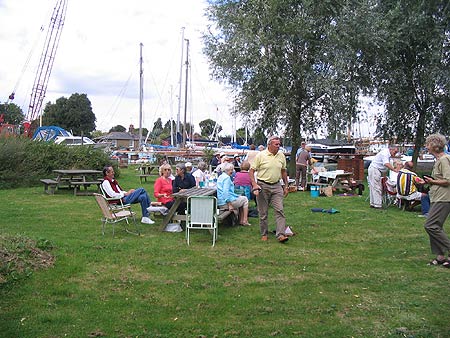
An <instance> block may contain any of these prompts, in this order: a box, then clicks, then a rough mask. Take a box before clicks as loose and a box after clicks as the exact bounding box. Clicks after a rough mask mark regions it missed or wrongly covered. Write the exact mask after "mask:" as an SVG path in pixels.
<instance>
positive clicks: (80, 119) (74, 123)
mask: <svg viewBox="0 0 450 338" xmlns="http://www.w3.org/2000/svg"><path fill="white" fill-rule="evenodd" d="M42 120H43V123H44V124H46V125H57V126H60V127H61V128H64V129H67V130H71V131H72V132H73V133H74V134H75V135H87V134H89V133H90V132H92V131H93V130H95V121H96V118H95V115H94V113H93V112H92V106H91V102H90V101H89V99H88V97H87V95H86V94H78V93H76V94H72V95H71V96H70V97H69V98H68V99H67V98H65V97H61V98H59V99H57V100H56V103H54V104H52V103H50V102H49V103H47V105H46V106H45V109H44V114H43V117H42Z"/></svg>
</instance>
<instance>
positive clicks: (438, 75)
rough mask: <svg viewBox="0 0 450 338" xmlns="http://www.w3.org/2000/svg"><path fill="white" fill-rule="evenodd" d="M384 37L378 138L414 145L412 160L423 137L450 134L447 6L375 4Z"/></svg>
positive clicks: (433, 1) (378, 75) (414, 1)
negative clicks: (436, 133) (381, 112)
mask: <svg viewBox="0 0 450 338" xmlns="http://www.w3.org/2000/svg"><path fill="white" fill-rule="evenodd" d="M378 2H379V4H378V6H377V7H376V8H377V10H376V11H375V12H374V14H373V15H376V16H377V22H378V26H377V27H376V29H375V30H376V31H381V32H385V33H384V34H385V35H386V38H383V39H382V40H383V44H379V45H378V47H379V48H378V49H377V53H376V54H375V56H376V57H374V60H376V62H375V63H374V70H375V71H374V75H375V81H376V90H377V96H378V98H379V99H380V100H381V101H382V102H384V104H385V106H386V114H385V115H380V116H379V117H378V132H379V134H380V135H382V136H385V137H389V138H391V139H392V138H394V137H395V138H396V139H397V141H415V151H414V155H413V159H414V161H415V160H416V159H417V157H418V154H419V150H420V147H421V146H422V145H423V144H424V140H425V135H427V134H430V133H433V132H441V133H444V134H448V133H449V132H450V125H449V124H448V122H449V119H450V117H449V115H450V107H449V105H448V102H449V100H450V96H449V95H450V94H449V89H450V67H449V65H450V30H449V27H450V7H449V5H448V1H444V0H441V1H439V0H430V1H421V0H411V1H407V2H405V1H400V0H397V1H382V0H380V1H378Z"/></svg>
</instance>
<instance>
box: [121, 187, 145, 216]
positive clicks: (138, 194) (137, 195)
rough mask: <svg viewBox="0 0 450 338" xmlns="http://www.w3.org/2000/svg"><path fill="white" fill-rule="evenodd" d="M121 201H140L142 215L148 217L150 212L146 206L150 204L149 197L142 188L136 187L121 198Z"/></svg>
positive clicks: (128, 202)
mask: <svg viewBox="0 0 450 338" xmlns="http://www.w3.org/2000/svg"><path fill="white" fill-rule="evenodd" d="M123 201H124V202H125V203H127V204H134V203H140V204H141V209H142V217H148V216H149V215H150V213H149V212H148V210H147V208H148V207H149V206H150V197H148V194H147V192H146V191H145V189H144V188H137V189H136V190H135V191H133V192H132V193H131V194H129V195H128V196H125V197H124V198H123Z"/></svg>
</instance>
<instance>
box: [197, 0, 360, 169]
mask: <svg viewBox="0 0 450 338" xmlns="http://www.w3.org/2000/svg"><path fill="white" fill-rule="evenodd" d="M343 6H344V5H342V4H340V2H334V1H320V2H317V1H298V0H283V1H282V0H273V1H270V2H267V1H250V0H248V1H231V0H229V1H226V0H222V1H209V5H208V8H207V13H206V14H207V17H208V18H209V20H210V22H211V26H210V27H209V31H208V33H206V34H204V42H205V48H204V52H205V54H206V56H207V57H208V59H209V61H210V64H211V67H212V75H213V76H214V77H216V78H218V79H221V80H224V81H226V82H228V83H229V84H230V85H231V87H232V88H233V90H234V92H235V98H236V111H237V114H239V115H241V116H243V117H244V119H246V120H248V121H249V123H251V124H252V125H254V126H256V127H260V128H261V129H262V131H263V132H265V133H267V135H268V134H274V133H277V134H281V135H282V134H286V133H287V134H286V135H289V138H290V139H291V140H292V145H293V150H292V151H293V152H295V151H296V150H297V148H298V147H299V146H300V142H301V140H302V137H301V134H302V133H306V132H309V133H315V132H317V130H318V128H319V127H320V126H321V125H326V123H327V122H329V121H331V119H329V117H330V116H334V117H335V121H338V122H341V121H344V123H345V124H346V123H347V122H346V121H347V120H348V119H349V111H345V110H343V111H336V110H334V109H333V105H335V104H336V103H339V104H340V106H342V107H344V106H345V105H346V101H348V100H354V95H355V94H354V92H353V95H342V93H343V92H344V93H346V92H347V91H349V89H347V88H348V83H349V82H348V75H347V74H345V73H344V72H343V71H341V68H340V67H339V64H337V63H336V60H338V59H339V56H340V55H342V54H343V53H344V52H346V53H348V55H349V57H352V60H353V59H355V58H356V57H355V55H353V54H350V52H349V51H346V47H347V46H342V49H338V47H341V45H337V46H338V47H336V48H334V47H333V46H334V45H335V44H334V43H333V41H332V39H333V38H336V36H342V34H352V32H349V31H346V32H343V33H341V34H338V33H339V32H338V31H337V30H336V26H337V22H338V20H339V15H341V10H342V9H343V8H344V7H343ZM333 33H334V34H333ZM343 41H344V39H343ZM330 47H333V48H332V49H330ZM343 75H345V76H343ZM334 93H338V94H339V95H338V96H334ZM356 93H357V92H356ZM331 98H332V99H331ZM347 106H348V107H349V108H352V105H351V104H347ZM352 114H354V109H353V110H350V116H351V115H352ZM290 165H291V170H293V169H294V167H295V164H294V163H291V164H290Z"/></svg>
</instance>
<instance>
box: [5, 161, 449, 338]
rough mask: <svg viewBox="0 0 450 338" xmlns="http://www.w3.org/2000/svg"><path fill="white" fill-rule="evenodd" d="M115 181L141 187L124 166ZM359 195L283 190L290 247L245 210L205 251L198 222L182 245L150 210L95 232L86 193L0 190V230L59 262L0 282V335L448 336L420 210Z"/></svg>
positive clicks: (445, 286)
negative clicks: (33, 243)
mask: <svg viewBox="0 0 450 338" xmlns="http://www.w3.org/2000/svg"><path fill="white" fill-rule="evenodd" d="M153 181H154V179H153V180H152V181H151V182H148V183H144V187H145V188H147V189H148V191H150V192H152V188H153ZM119 182H120V183H121V185H122V186H123V187H125V188H132V187H136V186H138V185H139V183H138V182H139V179H138V177H137V176H136V172H135V171H134V170H133V169H131V168H130V169H127V170H123V171H122V175H121V177H120V178H119ZM367 193H368V192H367V191H365V193H364V195H363V196H362V197H358V196H348V197H341V196H334V197H320V198H311V197H310V195H309V193H308V192H298V193H292V194H290V195H289V196H288V197H287V199H286V200H285V211H286V216H287V220H288V225H290V226H292V228H293V229H294V231H296V232H297V234H296V236H294V237H293V238H292V239H291V240H290V241H289V242H288V243H287V244H285V245H282V244H279V243H277V242H276V240H275V237H274V236H272V237H270V238H269V242H268V243H263V242H261V241H260V236H259V226H258V220H257V219H256V218H250V222H251V223H252V224H253V226H251V227H223V226H221V227H220V229H219V240H218V242H217V244H216V246H215V247H214V248H212V247H211V237H210V235H209V234H208V233H207V232H205V231H203V232H196V233H194V234H193V237H192V244H191V246H187V245H186V242H185V235H184V233H165V232H160V231H159V230H158V225H159V223H160V221H161V219H157V223H156V224H155V225H142V236H141V237H137V236H133V235H130V234H127V233H125V232H122V231H117V232H116V236H115V237H114V238H113V237H112V236H111V232H110V231H109V232H108V233H107V234H106V235H105V236H102V234H101V223H100V217H101V215H100V210H99V209H98V207H97V205H96V203H95V201H94V198H93V197H92V196H77V197H75V196H73V194H72V193H71V192H68V191H60V192H57V193H56V194H55V195H54V196H50V195H45V194H44V193H43V188H42V187H33V188H23V189H13V190H3V191H1V192H0V203H1V206H2V207H1V209H0V220H1V221H0V235H20V236H25V237H28V238H32V239H36V240H40V241H48V242H50V243H52V244H53V245H54V248H53V250H52V251H51V252H52V253H53V254H54V255H55V258H56V260H55V263H54V266H53V267H51V268H48V269H45V270H38V271H35V272H34V273H32V274H31V276H30V277H29V278H25V279H20V280H18V281H17V282H16V283H13V284H8V285H6V286H3V287H1V288H0V299H1V301H0V336H1V337H100V336H105V337H450V316H449V315H450V297H449V296H448V290H449V285H450V284H449V283H450V271H449V270H447V269H443V268H441V267H431V266H427V262H428V261H429V260H430V259H431V258H432V255H431V253H430V249H429V244H428V238H427V235H426V233H425V231H424V230H423V222H424V220H423V219H422V218H418V217H417V215H418V212H404V211H401V210H399V209H397V208H396V207H391V208H389V209H388V210H383V211H379V210H373V209H370V208H369V206H368V202H367V201H365V199H366V196H367ZM252 205H253V204H252ZM315 207H321V208H331V207H332V208H335V209H338V210H339V211H340V213H337V214H327V213H313V212H311V208H315ZM135 210H136V211H138V213H139V214H140V209H139V207H138V206H136V208H135ZM271 224H273V218H272V223H271ZM446 227H447V230H449V229H450V228H449V225H448V223H447V224H446ZM272 228H273V229H274V228H275V227H274V226H272ZM109 230H110V229H109Z"/></svg>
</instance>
